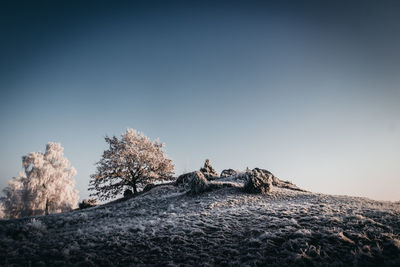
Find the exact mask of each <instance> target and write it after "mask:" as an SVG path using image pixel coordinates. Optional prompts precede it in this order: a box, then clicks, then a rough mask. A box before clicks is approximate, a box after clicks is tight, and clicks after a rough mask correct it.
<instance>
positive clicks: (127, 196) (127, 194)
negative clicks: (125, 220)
mask: <svg viewBox="0 0 400 267" xmlns="http://www.w3.org/2000/svg"><path fill="white" fill-rule="evenodd" d="M131 196H133V192H132V190H130V189H125V191H124V198H129V197H131Z"/></svg>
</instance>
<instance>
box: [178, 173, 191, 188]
mask: <svg viewBox="0 0 400 267" xmlns="http://www.w3.org/2000/svg"><path fill="white" fill-rule="evenodd" d="M194 173H195V172H188V173H184V174H182V175H179V177H178V178H177V179H176V181H175V185H186V184H187V185H188V184H189V183H190V181H191V180H192V178H193V174H194Z"/></svg>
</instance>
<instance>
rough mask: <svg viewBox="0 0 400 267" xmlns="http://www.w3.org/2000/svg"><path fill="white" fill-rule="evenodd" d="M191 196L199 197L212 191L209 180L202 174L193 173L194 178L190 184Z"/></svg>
mask: <svg viewBox="0 0 400 267" xmlns="http://www.w3.org/2000/svg"><path fill="white" fill-rule="evenodd" d="M189 188H190V189H189V194H192V195H197V194H200V193H203V192H206V191H208V190H209V189H210V187H209V184H208V181H207V179H206V178H205V177H204V175H203V173H202V172H199V171H196V172H192V178H191V179H190V182H189Z"/></svg>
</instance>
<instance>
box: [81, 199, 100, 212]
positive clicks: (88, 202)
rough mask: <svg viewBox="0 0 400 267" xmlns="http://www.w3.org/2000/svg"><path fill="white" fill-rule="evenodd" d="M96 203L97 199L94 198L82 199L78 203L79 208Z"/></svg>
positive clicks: (89, 206)
mask: <svg viewBox="0 0 400 267" xmlns="http://www.w3.org/2000/svg"><path fill="white" fill-rule="evenodd" d="M97 205H98V203H97V200H96V199H94V198H89V199H84V200H82V202H81V203H79V209H81V210H82V209H87V208H91V207H96V206H97Z"/></svg>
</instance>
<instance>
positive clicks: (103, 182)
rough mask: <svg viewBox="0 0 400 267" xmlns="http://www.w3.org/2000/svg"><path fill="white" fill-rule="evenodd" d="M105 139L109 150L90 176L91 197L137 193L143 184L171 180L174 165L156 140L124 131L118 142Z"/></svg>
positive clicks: (141, 134) (128, 130)
mask: <svg viewBox="0 0 400 267" xmlns="http://www.w3.org/2000/svg"><path fill="white" fill-rule="evenodd" d="M105 140H106V142H107V143H108V144H109V149H107V150H105V151H104V153H103V156H102V157H101V159H100V161H99V162H98V163H97V171H96V173H95V174H93V175H91V181H90V186H91V187H90V188H89V190H93V191H95V193H93V194H92V196H97V197H98V198H99V199H101V200H107V199H110V198H113V197H115V196H117V195H118V194H120V193H122V192H123V190H125V189H130V190H132V191H133V193H134V194H136V193H137V192H138V189H139V188H143V187H144V186H145V185H146V184H149V183H152V182H155V181H160V180H169V179H170V178H171V176H172V174H173V170H174V165H173V164H172V161H171V160H170V159H168V158H167V156H166V154H165V151H164V144H162V143H160V142H159V140H158V139H157V140H155V141H151V140H150V139H149V138H148V137H147V136H145V135H144V134H143V133H141V132H137V131H136V130H133V129H127V130H126V132H125V133H123V134H122V135H121V139H118V138H117V137H116V136H113V137H111V138H110V137H108V136H107V137H106V138H105Z"/></svg>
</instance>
